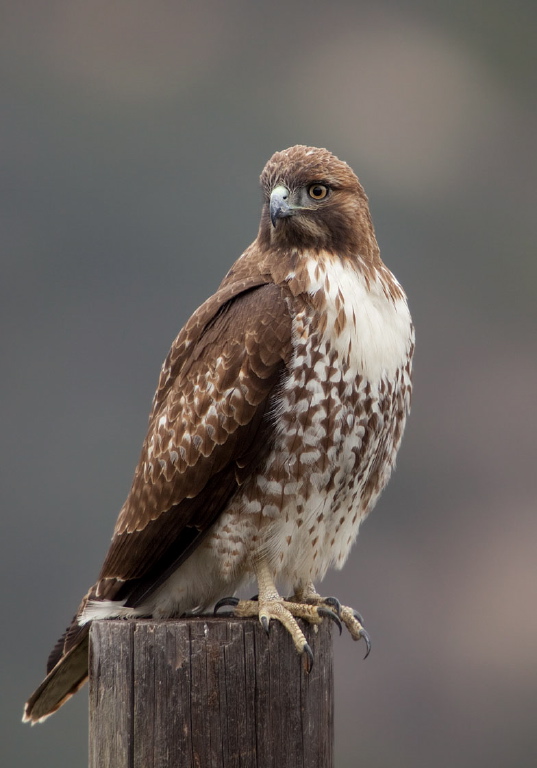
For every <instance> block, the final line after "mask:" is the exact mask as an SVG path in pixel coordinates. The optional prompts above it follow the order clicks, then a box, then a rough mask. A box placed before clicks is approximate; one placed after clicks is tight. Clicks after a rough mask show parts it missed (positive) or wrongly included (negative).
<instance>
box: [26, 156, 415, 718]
mask: <svg viewBox="0 0 537 768" xmlns="http://www.w3.org/2000/svg"><path fill="white" fill-rule="evenodd" d="M261 187H262V190H263V195H264V204H263V211H262V214H261V224H260V227H259V233H258V235H257V238H256V240H255V241H254V242H253V243H252V245H251V246H250V247H249V248H248V249H247V250H246V251H245V252H244V253H243V255H242V256H241V257H240V258H239V259H238V261H236V262H235V264H234V265H233V266H232V267H231V269H230V270H229V272H228V273H227V275H226V276H225V278H224V280H223V282H222V283H221V285H220V287H219V288H218V290H217V292H216V293H215V294H214V296H211V298H210V299H208V300H207V301H206V302H205V303H204V304H203V305H202V306H201V307H200V308H199V309H198V310H197V311H196V312H195V313H194V315H193V316H192V317H191V318H190V320H189V321H188V322H187V324H186V325H185V327H184V328H183V330H182V331H181V332H180V334H179V336H178V337H177V339H176V340H175V342H174V343H173V345H172V348H171V350H170V353H169V355H168V357H167V359H166V361H165V363H164V365H163V368H162V372H161V375H160V380H159V384H158V389H157V392H156V394H155V398H154V401H153V407H152V411H151V415H150V418H149V429H148V432H147V437H146V439H145V442H144V444H143V448H142V454H141V457H140V461H139V463H138V466H137V468H136V472H135V475H134V480H133V483H132V488H131V490H130V493H129V495H128V497H127V500H126V502H125V504H124V506H123V508H122V510H121V512H120V514H119V518H118V521H117V524H116V528H115V531H114V536H113V539H112V543H111V546H110V550H109V552H108V554H107V556H106V559H105V561H104V565H103V567H102V570H101V573H100V575H99V578H98V580H97V583H96V584H95V586H93V587H92V588H91V589H90V591H89V592H88V594H87V595H86V597H85V598H84V599H83V601H82V604H81V606H80V608H79V610H78V612H77V615H76V617H75V619H74V620H73V623H72V624H71V626H70V627H69V629H68V630H67V632H66V634H65V635H64V636H63V637H62V638H61V640H60V641H59V642H58V644H57V646H56V647H55V648H54V650H53V651H52V653H51V655H50V658H49V662H48V675H47V677H46V679H45V680H44V682H43V683H42V684H41V686H40V687H39V688H38V689H37V691H36V692H35V693H34V694H33V695H32V696H31V698H30V699H29V701H28V703H27V705H26V709H25V716H24V719H25V720H30V721H32V722H36V721H39V720H43V719H44V718H46V717H47V716H48V715H50V714H51V713H52V712H54V711H56V710H57V709H58V708H59V707H60V706H61V705H62V704H63V703H64V702H65V701H66V700H67V699H68V698H69V697H70V696H72V694H73V693H75V692H76V691H77V690H78V689H79V688H80V686H81V685H82V684H83V683H84V682H85V681H86V679H87V674H88V658H87V656H88V653H87V645H88V627H89V624H90V622H91V621H92V620H93V619H103V618H116V617H137V616H146V617H147V616H150V617H156V618H166V617H171V616H181V615H183V614H185V613H186V614H188V613H189V612H199V611H202V610H204V609H206V608H207V607H208V606H210V605H212V604H214V603H215V602H216V601H219V600H220V599H221V598H225V596H227V595H232V594H233V593H234V592H235V591H236V589H237V588H238V587H239V585H241V584H242V583H243V582H245V581H247V580H248V579H250V578H252V577H255V579H256V580H257V587H258V592H259V595H258V599H257V600H248V601H246V600H245V601H237V600H236V599H233V598H230V599H227V600H226V599H224V600H222V601H221V602H222V603H231V604H233V605H234V606H235V615H237V616H252V615H255V616H258V617H259V620H260V621H261V623H262V624H263V626H264V627H265V628H266V629H267V630H268V625H269V622H270V620H271V619H276V620H278V621H280V622H281V623H282V624H284V625H285V627H286V628H287V629H288V630H289V632H290V634H291V636H292V638H293V642H294V644H295V646H296V648H297V650H298V651H299V652H300V653H302V654H303V658H304V659H305V660H306V664H307V665H309V664H310V663H311V659H310V657H311V650H310V648H309V646H308V645H307V643H306V640H305V638H304V635H303V633H302V631H301V629H300V627H299V625H298V623H297V621H296V617H298V618H303V619H306V620H308V621H311V622H314V623H319V622H320V621H321V620H322V617H323V616H326V615H328V616H330V618H337V619H338V620H339V621H342V622H343V623H344V624H345V625H346V626H347V627H348V629H349V630H350V632H351V634H352V636H353V637H354V638H355V639H359V638H360V637H365V638H366V641H367V643H368V645H369V639H368V638H367V635H366V634H365V632H364V630H363V627H362V625H361V621H360V617H359V614H357V613H356V612H355V611H353V610H352V609H350V608H347V607H345V606H340V605H339V603H338V601H337V600H336V599H335V598H322V597H321V596H320V595H319V594H318V593H317V591H316V590H315V587H314V582H315V581H316V580H318V579H322V578H323V576H324V575H325V573H326V571H327V569H328V568H329V567H330V566H335V567H337V568H341V566H342V565H343V564H344V562H345V560H346V559H347V555H348V554H349V550H350V548H351V546H352V544H353V542H354V540H355V539H356V536H357V534H358V528H359V526H360V523H361V522H362V520H363V519H364V518H365V517H366V515H367V514H368V513H369V511H370V510H371V509H372V507H373V506H374V504H375V502H376V500H377V498H378V496H379V494H380V493H381V491H382V489H383V488H384V486H385V485H386V483H387V481H388V478H389V477H390V474H391V471H392V469H393V466H394V463H395V456H396V453H397V449H398V448H399V444H400V441H401V436H402V434H403V429H404V426H405V420H406V416H407V413H408V410H409V406H410V393H411V360H412V353H413V348H414V333H413V327H412V322H411V318H410V314H409V311H408V306H407V302H406V298H405V294H404V292H403V290H402V288H401V286H400V285H399V283H398V282H397V280H396V279H395V277H394V276H393V275H392V273H391V272H390V271H389V270H388V269H387V267H385V266H384V264H383V263H382V261H381V258H380V254H379V248H378V245H377V241H376V239H375V234H374V230H373V225H372V223H371V217H370V214H369V208H368V202H367V197H366V195H365V193H364V190H363V189H362V187H361V185H360V183H359V181H358V179H357V178H356V176H355V174H354V173H353V171H352V170H351V168H350V167H349V166H348V165H347V164H346V163H344V162H341V161H340V160H338V159H337V158H336V157H334V155H332V154H331V153H330V152H328V151H327V150H325V149H315V148H313V147H304V146H296V147H291V148H290V149H287V150H285V151H284V152H277V153H276V154H275V155H274V156H273V157H272V158H271V159H270V160H269V162H268V163H267V165H266V167H265V169H264V170H263V173H262V175H261ZM276 581H279V582H281V583H283V584H285V585H286V586H287V587H288V588H289V589H290V590H291V592H292V597H290V598H287V599H286V600H283V599H282V598H281V597H280V595H279V593H278V591H277V589H276V587H275V582H276ZM336 614H337V617H336Z"/></svg>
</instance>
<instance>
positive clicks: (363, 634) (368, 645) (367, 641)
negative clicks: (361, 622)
mask: <svg viewBox="0 0 537 768" xmlns="http://www.w3.org/2000/svg"><path fill="white" fill-rule="evenodd" d="M360 637H361V638H362V637H363V638H364V640H365V644H366V648H367V651H366V653H365V656H364V661H365V659H367V657H368V656H369V654H370V653H371V638H370V637H369V633H368V632H366V630H365V629H364V628H363V627H362V629H361V630H360Z"/></svg>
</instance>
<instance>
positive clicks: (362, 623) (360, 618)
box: [352, 608, 364, 626]
mask: <svg viewBox="0 0 537 768" xmlns="http://www.w3.org/2000/svg"><path fill="white" fill-rule="evenodd" d="M352 615H353V616H354V618H355V619H356V621H359V622H360V624H361V625H362V626H363V625H364V617H363V616H362V614H361V613H359V612H358V611H355V610H354V608H353V609H352Z"/></svg>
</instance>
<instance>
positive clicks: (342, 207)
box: [259, 145, 376, 256]
mask: <svg viewBox="0 0 537 768" xmlns="http://www.w3.org/2000/svg"><path fill="white" fill-rule="evenodd" d="M261 187H262V189H263V194H264V206H263V213H262V216H261V226H260V230H259V239H260V240H261V242H262V243H264V244H265V245H267V246H268V245H270V246H271V247H272V248H274V247H281V248H286V249H288V248H300V249H303V248H308V249H313V250H321V249H322V250H328V251H331V252H333V253H336V254H338V255H340V256H344V255H349V256H356V255H358V254H360V255H362V256H367V255H368V254H369V252H370V250H371V245H372V244H373V243H374V245H375V246H376V242H375V239H374V235H373V226H372V223H371V217H370V215H369V207H368V203H367V197H366V194H365V192H364V190H363V188H362V186H361V184H360V182H359V181H358V178H357V177H356V175H355V173H354V172H353V171H352V169H351V168H350V167H349V166H348V165H347V163H344V162H342V161H341V160H338V158H337V157H335V155H333V154H332V153H331V152H329V151H328V150H326V149H317V148H316V147H305V146H301V145H298V146H296V147H290V148H289V149H286V150H284V151H283V152H276V153H275V154H274V155H273V156H272V157H271V158H270V160H269V161H268V163H267V164H266V166H265V168H264V170H263V173H262V174H261Z"/></svg>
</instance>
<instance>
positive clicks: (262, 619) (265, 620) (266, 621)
mask: <svg viewBox="0 0 537 768" xmlns="http://www.w3.org/2000/svg"><path fill="white" fill-rule="evenodd" d="M259 621H260V622H261V626H262V627H263V629H264V630H265V632H266V633H267V635H268V634H269V626H270V619H269V617H268V616H260V617H259Z"/></svg>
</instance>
